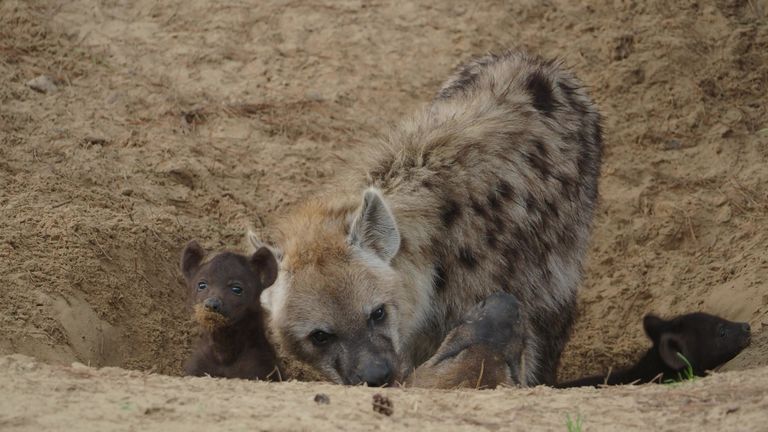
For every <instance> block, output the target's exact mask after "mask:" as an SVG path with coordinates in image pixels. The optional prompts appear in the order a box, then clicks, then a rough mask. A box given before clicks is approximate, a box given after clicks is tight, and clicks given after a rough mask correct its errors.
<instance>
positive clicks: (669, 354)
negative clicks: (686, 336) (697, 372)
mask: <svg viewBox="0 0 768 432" xmlns="http://www.w3.org/2000/svg"><path fill="white" fill-rule="evenodd" d="M659 355H660V356H661V359H662V360H663V361H664V363H666V365H667V366H669V367H670V368H672V369H674V370H680V369H682V368H684V367H685V366H686V363H685V362H686V360H688V361H690V360H689V359H690V357H688V348H687V346H686V343H685V340H683V338H682V337H680V335H678V334H675V333H670V332H664V333H662V335H661V338H660V340H659ZM684 358H685V360H684Z"/></svg>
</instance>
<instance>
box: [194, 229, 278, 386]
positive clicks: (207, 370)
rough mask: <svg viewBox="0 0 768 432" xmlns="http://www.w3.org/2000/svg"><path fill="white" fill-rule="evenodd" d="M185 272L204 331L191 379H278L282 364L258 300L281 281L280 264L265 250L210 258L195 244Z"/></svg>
mask: <svg viewBox="0 0 768 432" xmlns="http://www.w3.org/2000/svg"><path fill="white" fill-rule="evenodd" d="M181 271H182V273H183V275H184V279H185V280H186V284H187V287H188V289H189V294H190V297H191V299H192V305H193V309H194V318H195V321H197V323H198V325H199V326H200V329H201V336H200V339H199V340H198V342H197V344H196V346H195V350H194V352H193V354H192V356H191V357H190V358H189V360H188V361H187V363H186V365H185V373H186V375H194V376H203V375H210V376H213V377H223V378H244V379H277V378H278V377H279V371H278V370H277V358H276V355H275V351H274V349H273V348H272V345H271V344H270V343H269V340H268V339H267V336H266V331H265V323H264V319H265V317H264V313H263V310H262V308H261V303H260V300H259V297H260V296H261V292H262V291H264V289H266V288H267V287H269V286H270V285H272V284H273V283H274V281H275V279H276V278H277V260H276V259H275V257H274V255H273V254H272V252H271V251H270V250H269V249H268V248H266V247H262V248H260V249H259V250H257V251H256V252H254V253H253V255H251V256H245V255H240V254H238V253H234V252H228V251H225V252H220V253H216V254H210V255H209V254H208V253H206V251H205V250H204V249H203V248H202V247H201V246H200V245H199V244H198V243H197V242H196V241H194V240H193V241H191V242H189V244H187V246H186V247H185V248H184V251H183V252H182V256H181Z"/></svg>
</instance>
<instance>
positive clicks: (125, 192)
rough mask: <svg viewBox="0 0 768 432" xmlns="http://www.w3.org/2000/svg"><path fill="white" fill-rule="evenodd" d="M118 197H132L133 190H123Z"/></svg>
mask: <svg viewBox="0 0 768 432" xmlns="http://www.w3.org/2000/svg"><path fill="white" fill-rule="evenodd" d="M120 195H125V196H131V195H133V189H131V188H125V189H123V190H121V191H120Z"/></svg>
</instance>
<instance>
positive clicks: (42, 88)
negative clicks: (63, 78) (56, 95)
mask: <svg viewBox="0 0 768 432" xmlns="http://www.w3.org/2000/svg"><path fill="white" fill-rule="evenodd" d="M27 87H29V88H31V89H32V90H34V91H36V92H40V93H53V92H55V91H56V90H58V87H56V84H55V83H54V82H53V79H52V78H51V77H49V76H48V75H40V76H39V77H37V78H33V79H31V80H29V81H27Z"/></svg>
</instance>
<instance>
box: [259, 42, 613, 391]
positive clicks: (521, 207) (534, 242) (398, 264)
mask: <svg viewBox="0 0 768 432" xmlns="http://www.w3.org/2000/svg"><path fill="white" fill-rule="evenodd" d="M601 148H602V132H601V126H600V115H599V114H598V113H597V111H596V109H595V107H594V105H593V104H592V101H591V100H590V99H589V97H588V96H587V94H586V92H585V91H584V90H583V89H582V85H581V83H580V82H579V81H578V80H577V79H576V78H575V77H574V76H573V75H572V74H571V73H570V72H568V71H567V70H565V69H564V68H562V67H561V66H560V64H559V63H557V62H554V61H546V60H543V59H540V58H538V57H533V56H529V55H526V54H523V53H519V52H506V53H504V54H501V55H489V56H486V57H482V58H480V59H477V60H474V61H471V62H469V63H468V64H466V65H464V66H462V67H460V68H459V69H458V71H457V72H456V74H455V75H454V76H453V77H451V78H450V79H449V80H448V81H447V82H446V83H445V84H444V85H443V86H442V88H441V89H440V91H439V92H438V93H437V96H436V97H435V98H434V100H433V101H432V102H431V103H430V104H429V105H428V106H427V107H426V108H425V109H424V110H422V111H421V112H419V113H417V114H416V115H415V116H414V117H413V118H411V119H409V120H406V121H404V122H402V123H401V124H400V126H399V127H397V128H396V129H395V130H394V131H393V132H392V133H391V134H390V136H389V138H388V139H387V140H386V142H385V143H383V145H382V146H381V148H380V149H378V151H376V153H375V155H374V158H373V159H372V162H371V163H370V164H369V165H368V166H367V172H366V173H365V174H364V175H362V176H361V178H360V180H359V182H356V183H355V184H351V185H349V186H350V187H351V190H350V191H349V193H346V192H342V191H336V192H335V194H332V195H331V196H329V197H325V198H324V199H321V200H313V201H310V202H307V203H305V204H304V205H303V206H301V207H300V208H298V209H297V210H296V211H295V212H294V213H293V214H292V215H291V216H290V217H288V218H286V219H285V220H284V221H282V222H283V224H282V226H281V227H280V228H279V229H278V230H277V231H278V236H279V244H278V246H279V247H278V249H280V250H282V254H283V256H282V261H281V265H280V275H279V278H278V281H277V282H276V284H275V285H274V286H273V287H272V288H270V289H268V290H267V291H266V292H265V293H264V294H265V296H264V298H263V299H262V301H263V302H264V304H265V306H267V307H268V308H269V309H270V311H271V318H270V325H271V326H272V329H273V333H274V335H275V338H276V342H277V343H278V344H279V345H280V346H281V347H282V348H281V349H282V350H284V351H285V354H286V355H288V356H290V357H292V358H295V359H297V360H299V361H302V362H304V363H307V364H308V365H309V366H311V367H314V368H315V369H316V370H318V371H320V372H322V373H323V374H324V375H325V377H326V378H327V379H329V380H332V381H335V382H338V383H347V384H355V383H360V382H365V383H368V384H369V385H382V384H387V383H390V382H392V381H393V380H395V379H398V378H400V377H402V376H403V375H404V374H405V373H408V372H409V371H411V370H412V369H413V368H414V367H416V366H418V365H420V364H421V363H423V362H424V361H426V360H427V359H429V358H430V357H431V356H432V355H433V354H434V353H435V352H436V351H437V349H438V347H439V345H440V343H441V342H442V341H443V339H444V338H445V336H446V335H447V333H448V332H449V331H450V330H451V329H452V328H454V327H456V325H457V324H459V323H460V321H461V318H462V316H464V314H465V313H466V312H467V311H468V310H469V309H470V308H472V307H473V306H474V305H475V304H476V303H478V302H479V301H481V300H482V299H485V298H487V297H488V296H489V295H491V294H493V293H496V292H507V293H511V294H513V295H514V296H515V297H516V298H517V299H518V300H519V301H520V307H521V309H522V310H523V311H524V312H525V314H524V315H525V322H524V324H525V325H524V328H525V331H526V334H525V338H524V339H525V340H526V343H525V346H524V347H523V355H522V357H523V361H524V364H525V374H524V376H523V377H522V379H521V384H523V385H532V384H536V383H554V381H555V376H556V375H555V374H556V370H557V366H558V362H559V359H560V354H561V351H562V350H563V346H564V345H565V343H566V341H567V339H568V337H569V332H570V329H571V326H572V324H573V321H574V314H575V312H576V307H575V306H576V292H577V288H578V286H579V283H580V281H581V274H582V261H583V257H584V254H585V252H586V249H587V243H588V239H589V236H590V230H591V224H592V216H593V213H594V208H595V202H596V200H597V195H598V192H597V188H598V176H599V171H600V160H601V152H602V150H601ZM361 195H362V202H361V200H360V196H361Z"/></svg>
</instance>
